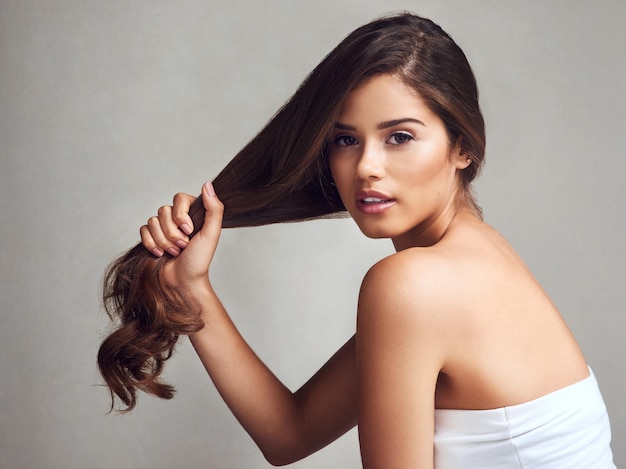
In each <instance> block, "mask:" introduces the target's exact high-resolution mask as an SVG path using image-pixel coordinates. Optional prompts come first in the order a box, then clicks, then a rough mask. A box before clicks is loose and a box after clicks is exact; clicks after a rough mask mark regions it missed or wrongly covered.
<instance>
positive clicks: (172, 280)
mask: <svg viewBox="0 0 626 469" xmlns="http://www.w3.org/2000/svg"><path fill="white" fill-rule="evenodd" d="M201 197H202V203H203V205H204V209H205V216H204V224H203V225H202V229H201V230H200V231H198V232H197V233H196V234H195V236H194V237H193V239H191V240H190V238H189V235H190V234H191V233H192V232H193V222H192V220H191V217H190V216H189V207H190V206H191V203H192V202H193V201H194V200H195V199H196V198H195V197H194V196H192V195H189V194H182V193H179V194H176V195H175V196H174V204H173V205H164V206H163V207H161V208H160V209H159V210H158V215H157V216H154V217H151V218H150V219H149V220H148V223H147V224H146V225H143V226H142V227H141V228H140V234H141V242H142V244H143V245H144V246H145V248H146V249H148V250H149V251H150V252H152V254H154V255H155V256H157V257H161V256H163V255H164V253H166V252H167V253H168V254H170V255H171V256H172V259H171V260H170V261H169V262H168V263H167V264H166V266H165V267H164V271H163V272H164V275H165V281H166V282H167V284H168V285H170V286H171V287H172V288H174V289H176V290H180V291H181V292H186V291H194V290H197V289H198V288H207V287H210V285H209V281H208V270H209V265H210V264H211V260H212V259H213V255H214V254H215V248H216V247H217V242H218V240H219V237H220V232H221V229H222V215H223V213H224V205H223V204H222V202H221V201H220V200H219V199H218V197H217V196H216V195H215V191H214V189H213V185H212V184H211V183H210V182H207V183H206V184H204V185H203V186H202V196H201Z"/></svg>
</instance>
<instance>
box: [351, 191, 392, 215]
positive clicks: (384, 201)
mask: <svg viewBox="0 0 626 469" xmlns="http://www.w3.org/2000/svg"><path fill="white" fill-rule="evenodd" d="M395 203H396V201H395V199H393V198H392V197H390V196H388V195H387V194H383V193H382V192H378V191H362V192H359V193H358V194H357V196H356V206H357V208H358V209H359V211H361V212H362V213H364V214H366V215H378V214H381V213H384V212H386V211H387V210H389V209H390V208H391V207H392V206H393V205H394V204H395Z"/></svg>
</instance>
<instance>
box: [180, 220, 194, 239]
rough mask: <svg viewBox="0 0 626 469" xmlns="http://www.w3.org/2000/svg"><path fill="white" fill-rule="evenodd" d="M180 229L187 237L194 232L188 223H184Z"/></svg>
mask: <svg viewBox="0 0 626 469" xmlns="http://www.w3.org/2000/svg"><path fill="white" fill-rule="evenodd" d="M180 229H181V230H183V233H185V234H186V235H187V236H189V235H190V234H191V233H193V230H192V229H191V227H190V226H189V225H188V224H187V223H183V224H182V225H180Z"/></svg>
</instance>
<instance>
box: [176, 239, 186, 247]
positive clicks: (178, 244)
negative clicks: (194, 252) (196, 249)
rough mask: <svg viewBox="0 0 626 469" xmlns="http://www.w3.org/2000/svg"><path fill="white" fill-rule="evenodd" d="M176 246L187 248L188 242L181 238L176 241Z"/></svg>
mask: <svg viewBox="0 0 626 469" xmlns="http://www.w3.org/2000/svg"><path fill="white" fill-rule="evenodd" d="M176 246H178V247H179V248H181V249H185V248H186V247H187V243H186V242H184V241H183V240H182V239H179V240H178V241H176Z"/></svg>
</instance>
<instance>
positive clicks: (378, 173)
mask: <svg viewBox="0 0 626 469" xmlns="http://www.w3.org/2000/svg"><path fill="white" fill-rule="evenodd" d="M384 175H385V168H384V155H383V151H382V149H380V148H378V146H377V145H375V144H366V145H364V146H363V151H362V153H361V156H360V158H359V161H358V163H357V167H356V178H357V179H361V180H364V181H365V180H368V179H380V178H382V177H383V176H384Z"/></svg>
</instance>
